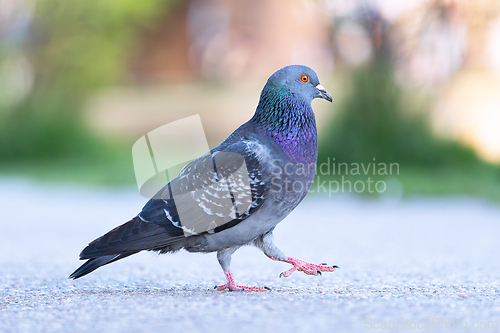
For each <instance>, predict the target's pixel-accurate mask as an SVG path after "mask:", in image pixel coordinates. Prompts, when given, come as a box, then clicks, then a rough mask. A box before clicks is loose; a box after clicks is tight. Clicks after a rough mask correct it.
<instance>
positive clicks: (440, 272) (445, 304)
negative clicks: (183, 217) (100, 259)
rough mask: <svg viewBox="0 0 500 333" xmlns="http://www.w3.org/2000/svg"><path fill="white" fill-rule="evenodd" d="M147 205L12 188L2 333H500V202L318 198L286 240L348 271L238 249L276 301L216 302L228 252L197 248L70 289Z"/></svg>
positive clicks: (2, 268)
mask: <svg viewBox="0 0 500 333" xmlns="http://www.w3.org/2000/svg"><path fill="white" fill-rule="evenodd" d="M144 202H145V200H144V199H143V198H141V197H140V196H139V195H138V194H137V193H136V191H134V189H125V190H105V189H92V188H84V187H75V186H48V185H37V184H32V183H30V182H25V181H20V180H5V179H3V180H2V179H0V206H1V212H2V221H1V222H0V223H1V233H0V332H16V333H17V332H220V333H222V332H271V331H272V332H309V331H311V332H363V331H384V332H387V331H405V330H408V331H440V330H442V331H447V330H450V331H455V330H457V329H458V330H459V331H461V332H465V331H476V332H479V331H487V332H498V331H499V326H500V288H499V282H500V241H499V239H500V206H498V205H494V204H490V203H487V202H484V201H480V200H475V199H470V198H446V199H430V198H410V199H406V200H405V201H402V202H394V201H368V200H365V199H360V198H355V197H335V198H327V197H318V196H316V197H314V196H311V197H308V198H306V200H305V201H304V202H303V203H302V204H301V205H300V206H299V208H297V210H296V211H294V212H293V213H292V214H291V215H290V216H289V217H288V218H287V219H286V220H285V221H283V222H282V223H281V224H280V225H279V226H278V227H277V229H276V231H275V240H276V243H277V245H278V246H279V247H280V248H281V249H282V250H283V251H284V252H285V253H286V254H288V255H290V256H295V257H298V258H301V259H304V260H308V261H311V262H315V263H321V262H327V263H329V264H336V265H339V266H340V267H341V268H340V270H337V271H336V272H334V273H325V274H323V276H319V277H315V276H306V275H305V274H303V273H301V272H295V273H293V274H292V275H291V276H290V277H289V278H282V279H279V278H278V276H279V273H280V272H282V271H284V270H286V269H287V268H288V267H289V265H287V264H284V263H277V262H273V261H271V260H269V259H267V258H266V257H265V256H264V255H263V254H262V253H261V252H260V251H258V250H257V249H255V248H251V247H246V248H243V249H240V250H238V251H237V252H236V253H235V255H234V256H233V271H234V274H235V278H236V281H237V283H240V284H247V285H265V286H268V287H271V288H272V289H273V290H272V291H270V292H261V293H231V292H227V291H224V292H217V291H215V290H213V289H212V288H213V287H214V286H215V285H216V284H221V283H223V282H224V275H223V273H222V271H221V269H220V267H219V265H218V263H217V260H216V258H215V254H206V255H202V254H189V253H186V252H180V253H177V254H174V255H163V256H158V255H156V254H152V253H140V254H138V255H135V256H132V257H130V258H127V259H125V260H122V261H120V262H117V263H114V264H111V265H109V266H105V267H103V268H101V269H99V270H97V271H96V272H94V273H92V274H90V275H89V276H87V277H84V278H82V279H79V280H76V281H70V280H68V279H67V276H68V275H69V274H70V273H71V272H72V271H73V270H74V269H75V268H76V267H78V266H79V265H80V264H81V262H80V261H78V254H79V252H80V250H81V249H82V248H83V247H84V246H85V245H86V244H87V243H88V242H89V241H91V240H93V239H94V238H96V237H98V236H100V235H101V234H103V233H104V232H107V231H108V230H110V229H111V228H113V227H115V226H116V225H118V224H121V223H123V222H125V221H126V220H127V219H128V218H130V217H131V216H133V215H134V214H136V213H137V212H138V211H139V209H140V208H141V207H142V205H143V204H144ZM495 322H496V325H497V326H495ZM384 325H388V326H390V328H391V329H384V327H385V326H384ZM488 325H489V328H488V327H487V326H488ZM465 327H468V328H467V329H466V328H465ZM495 327H496V329H494V328H495ZM474 328H478V329H476V330H475V329H474ZM481 328H484V329H483V330H481Z"/></svg>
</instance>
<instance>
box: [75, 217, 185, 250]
mask: <svg viewBox="0 0 500 333" xmlns="http://www.w3.org/2000/svg"><path fill="white" fill-rule="evenodd" d="M184 238H185V237H184V236H170V235H168V234H167V233H166V232H165V229H164V228H163V227H161V226H159V225H158V224H155V223H151V222H144V221H142V220H141V219H139V218H138V217H135V218H133V219H132V220H130V221H129V222H127V223H124V224H122V225H121V226H118V227H116V228H115V229H113V230H111V231H110V232H108V233H107V234H105V235H103V236H101V237H99V238H97V239H96V240H94V241H93V242H91V243H90V244H89V245H88V246H87V247H86V248H85V249H83V251H82V252H81V253H80V259H92V258H97V257H104V256H106V257H108V256H111V255H118V254H122V253H130V252H134V253H135V252H138V251H142V250H152V249H158V248H162V247H165V246H167V245H169V244H172V243H175V242H177V241H179V240H182V239H184Z"/></svg>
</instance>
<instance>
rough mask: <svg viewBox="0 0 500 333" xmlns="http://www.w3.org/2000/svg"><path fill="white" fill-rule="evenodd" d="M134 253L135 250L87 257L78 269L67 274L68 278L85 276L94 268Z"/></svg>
mask: <svg viewBox="0 0 500 333" xmlns="http://www.w3.org/2000/svg"><path fill="white" fill-rule="evenodd" d="M136 253H137V252H131V253H123V254H117V255H110V256H103V257H98V258H93V259H89V260H87V261H86V262H85V263H84V264H83V265H81V266H80V267H78V269H77V270H76V271H74V272H73V273H72V274H71V275H70V276H69V278H68V279H74V280H75V279H78V278H81V277H82V276H85V275H87V274H89V273H91V272H93V271H95V270H96V269H98V268H99V267H101V266H104V265H107V264H110V263H112V262H115V261H117V260H120V259H123V258H126V257H128V256H131V255H133V254H136Z"/></svg>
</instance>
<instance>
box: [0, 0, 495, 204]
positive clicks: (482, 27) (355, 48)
mask: <svg viewBox="0 0 500 333" xmlns="http://www.w3.org/2000/svg"><path fill="white" fill-rule="evenodd" d="M293 63H298V64H304V65H308V66H310V67H312V68H313V69H315V70H316V71H317V72H318V74H319V76H320V79H321V81H322V84H323V86H325V87H326V88H327V90H328V91H329V92H330V93H331V94H332V95H333V97H334V103H333V104H331V105H329V104H328V105H327V103H323V102H324V101H321V102H318V101H315V102H314V103H313V107H314V108H315V111H316V115H317V120H318V127H319V136H320V156H319V160H318V163H322V162H325V161H328V160H330V161H332V160H333V159H335V163H337V165H338V164H340V163H347V165H349V166H352V165H353V163H354V164H361V163H364V164H366V165H367V164H368V163H373V162H374V161H376V162H377V163H386V164H389V163H398V165H399V173H398V174H396V175H394V174H393V175H385V174H383V175H381V174H378V173H377V174H375V175H373V174H371V175H365V174H362V173H361V174H353V173H352V172H347V173H346V172H344V173H341V174H338V173H336V174H335V175H333V174H331V173H330V174H327V175H320V178H322V179H327V180H328V181H332V180H334V181H338V182H342V179H348V180H349V181H351V182H356V181H366V179H367V177H368V176H369V177H371V179H373V180H375V181H379V180H382V181H385V182H386V183H387V191H385V192H384V193H381V194H378V193H369V191H367V190H366V191H361V194H365V195H372V196H373V195H377V196H382V197H386V198H389V199H400V198H401V197H404V196H409V195H444V194H446V195H472V196H481V197H485V198H488V199H491V200H494V201H500V166H499V163H500V133H499V130H498V129H499V128H500V5H499V4H498V3H497V2H496V1H494V0H491V1H482V2H470V1H458V0H456V1H437V0H436V1H407V2H396V1H359V2H358V1H340V0H339V1H337V0H324V1H319V0H309V1H298V0H296V1H295V0H294V1H287V2H286V6H284V3H283V0H271V1H264V0H259V1H250V0H245V1H239V2H232V1H230V0H220V1H215V0H214V1H211V0H205V1H202V0H145V1H132V0H107V1H82V0H73V1H71V2H68V1H61V0H38V1H28V0H23V1H19V0H3V1H2V2H0V176H3V177H19V176H21V177H31V178H34V179H38V180H43V181H51V182H54V181H56V182H77V183H89V184H98V185H106V186H110V185H113V186H117V185H127V186H128V185H134V184H135V177H134V170H133V164H132V154H131V147H132V144H133V143H134V142H135V141H136V140H137V139H139V138H140V137H141V136H142V135H144V134H146V133H147V132H148V131H151V130H153V129H155V128H157V127H159V126H161V125H164V124H166V123H169V122H171V121H175V120H178V119H181V118H183V117H186V116H190V115H193V114H200V115H201V118H202V121H203V124H204V127H205V131H206V135H207V138H208V141H209V144H210V147H214V146H216V145H218V144H219V143H220V142H221V141H222V140H223V139H224V138H225V137H226V136H227V135H229V134H230V133H231V132H232V131H233V130H234V129H236V128H237V127H238V126H239V125H240V124H241V123H243V122H244V121H246V120H248V119H249V118H250V117H251V116H252V114H253V111H254V110H255V106H256V105H257V102H258V96H259V93H260V89H261V88H262V87H263V85H264V83H265V80H266V79H267V77H269V75H270V74H272V73H273V72H274V71H275V70H277V69H279V68H281V67H283V66H286V65H289V64H293ZM351 170H352V169H351ZM342 177H344V178H342Z"/></svg>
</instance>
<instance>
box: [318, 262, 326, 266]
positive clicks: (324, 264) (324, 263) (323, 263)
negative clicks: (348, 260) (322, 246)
mask: <svg viewBox="0 0 500 333" xmlns="http://www.w3.org/2000/svg"><path fill="white" fill-rule="evenodd" d="M320 265H323V266H327V265H328V264H327V263H326V262H322V263H321V264H320Z"/></svg>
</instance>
